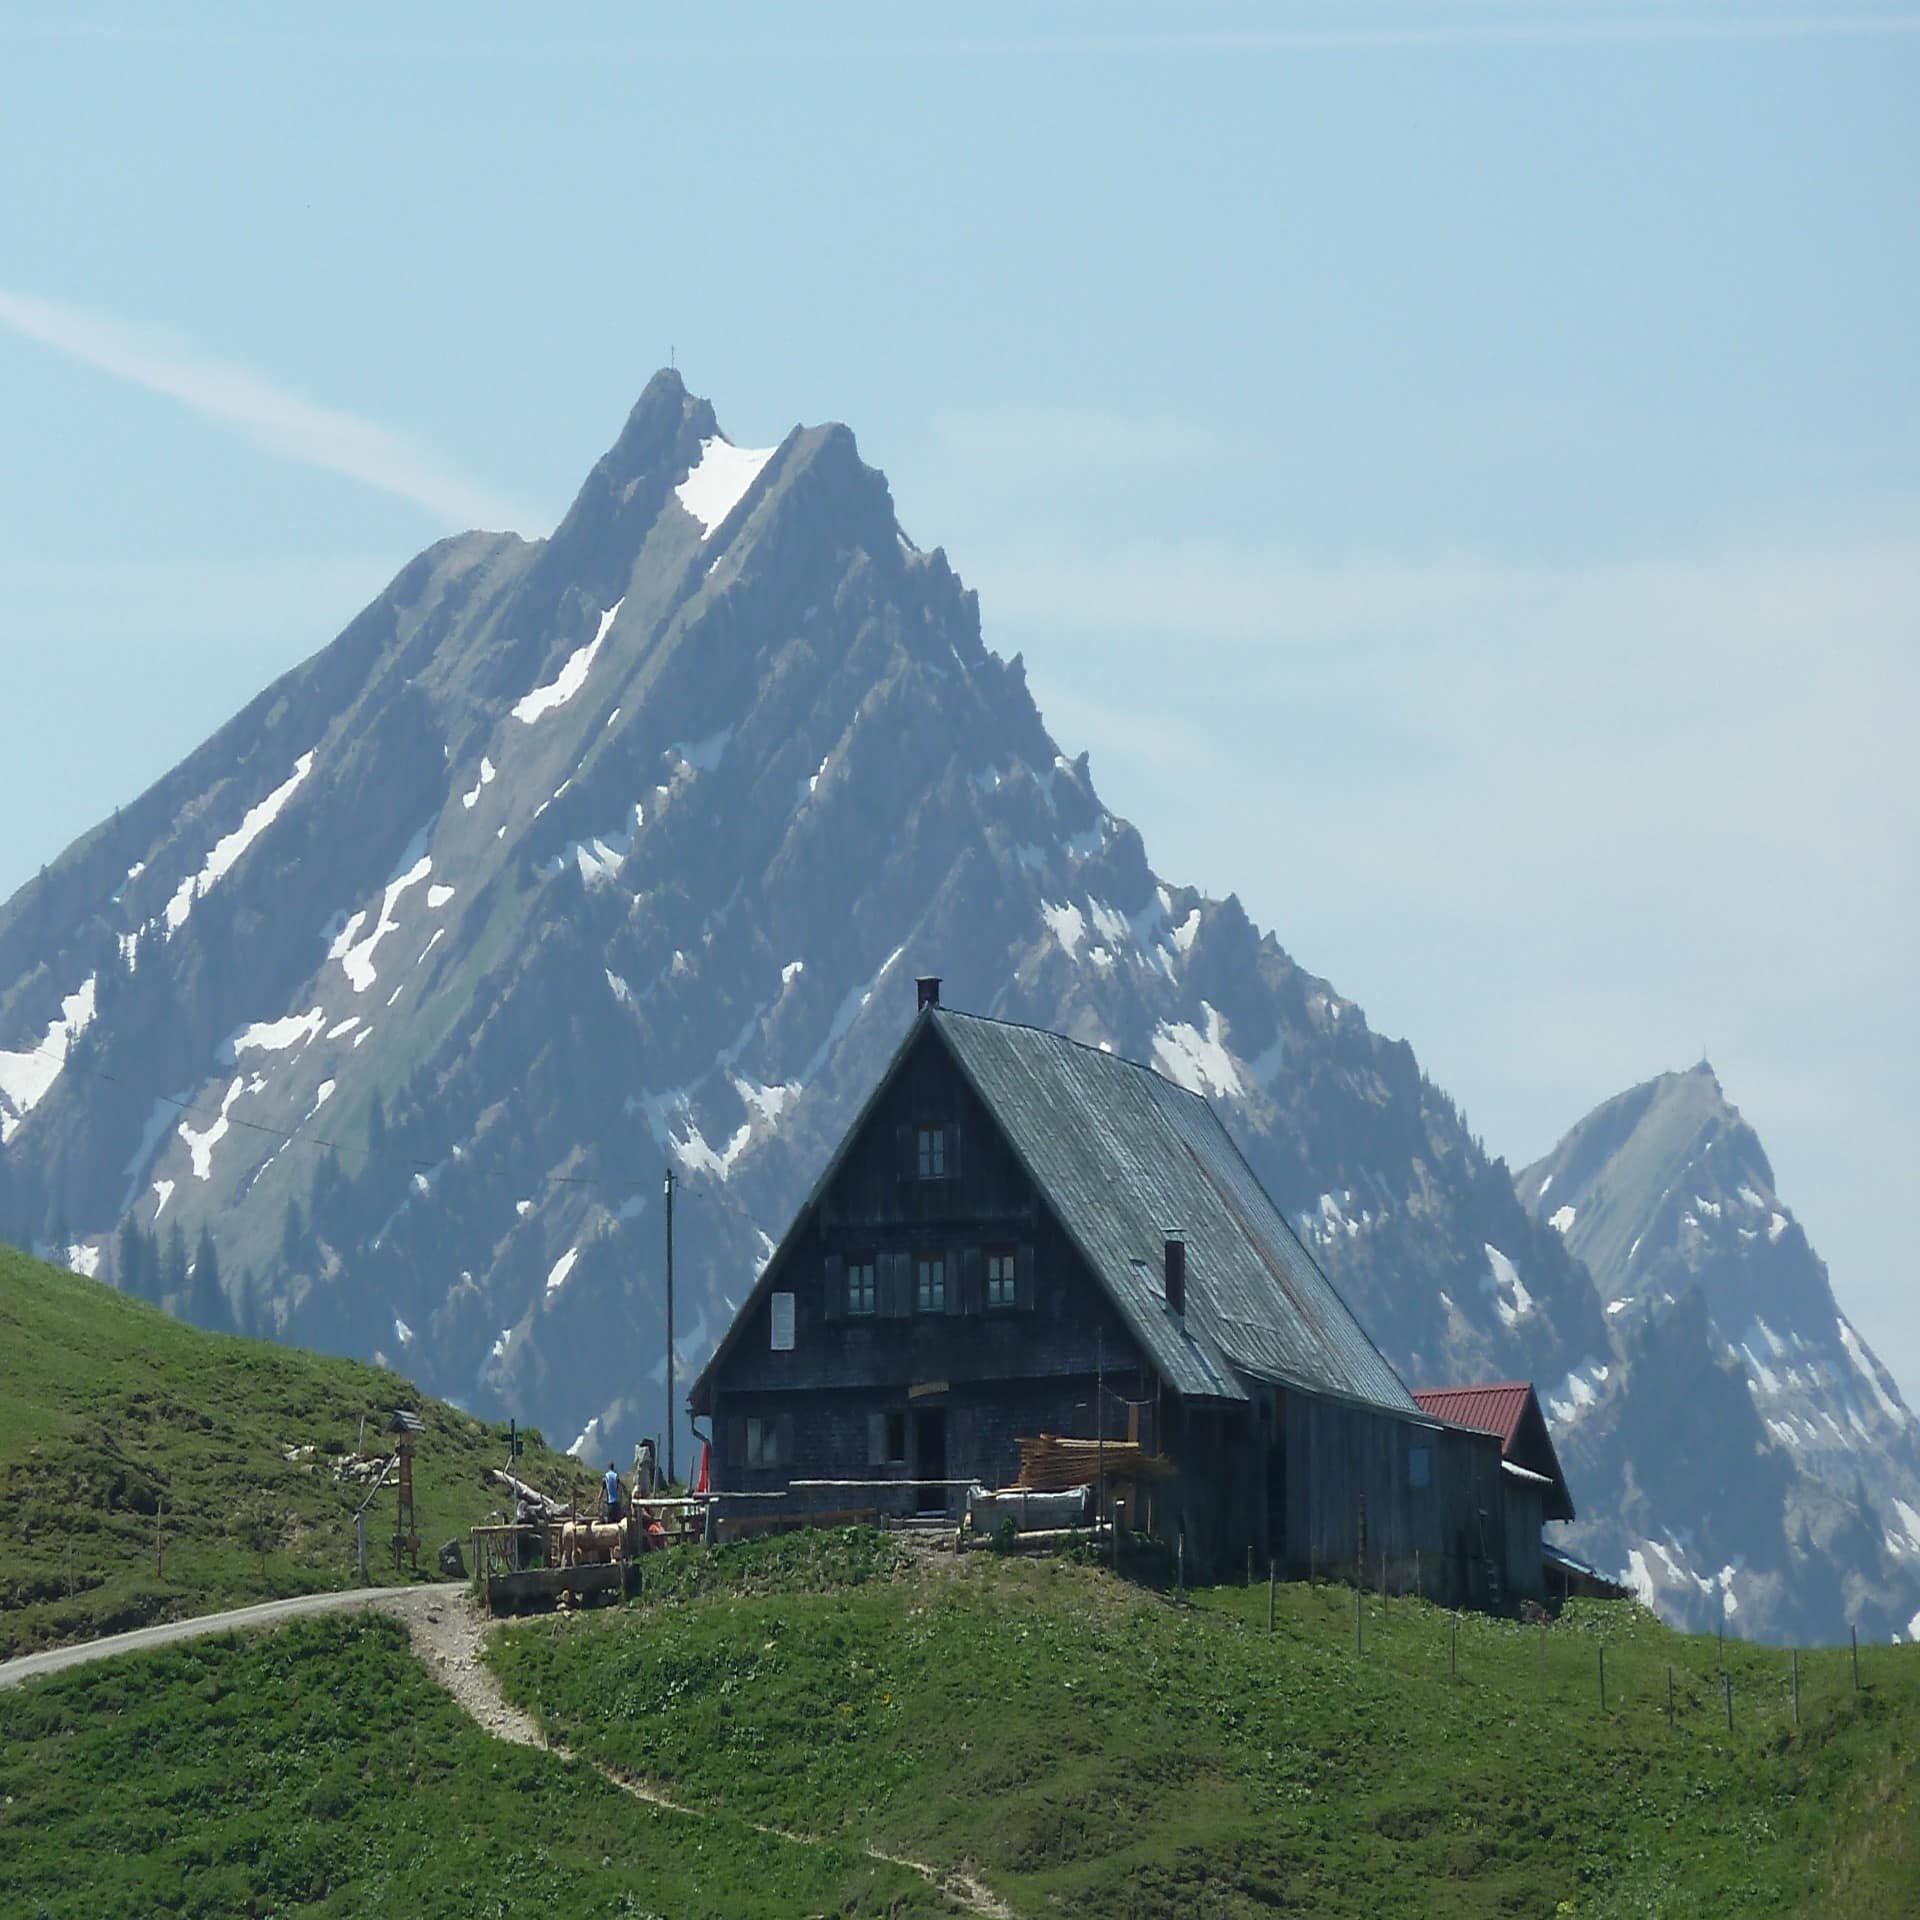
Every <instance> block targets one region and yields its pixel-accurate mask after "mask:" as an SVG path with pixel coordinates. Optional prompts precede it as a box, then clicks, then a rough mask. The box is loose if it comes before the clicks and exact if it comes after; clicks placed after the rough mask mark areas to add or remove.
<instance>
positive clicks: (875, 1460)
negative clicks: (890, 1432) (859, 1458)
mask: <svg viewBox="0 0 1920 1920" xmlns="http://www.w3.org/2000/svg"><path fill="white" fill-rule="evenodd" d="M886 1464H887V1416H886V1415H885V1414H884V1413H870V1414H868V1415H867V1465H868V1466H870V1467H884V1466H885V1465H886Z"/></svg>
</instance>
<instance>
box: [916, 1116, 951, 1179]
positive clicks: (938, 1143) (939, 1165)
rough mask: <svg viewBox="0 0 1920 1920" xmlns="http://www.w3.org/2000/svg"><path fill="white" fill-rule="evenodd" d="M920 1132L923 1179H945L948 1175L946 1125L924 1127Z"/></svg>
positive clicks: (921, 1175) (920, 1162)
mask: <svg viewBox="0 0 1920 1920" xmlns="http://www.w3.org/2000/svg"><path fill="white" fill-rule="evenodd" d="M919 1134H920V1158H919V1162H918V1165H919V1172H920V1178H921V1179H922V1180H944V1179H945V1178H946V1177H947V1130H946V1128H945V1127H922V1128H921V1129H920V1130H919Z"/></svg>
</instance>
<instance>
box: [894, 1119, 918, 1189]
mask: <svg viewBox="0 0 1920 1920" xmlns="http://www.w3.org/2000/svg"><path fill="white" fill-rule="evenodd" d="M893 1171H894V1174H895V1176H896V1177H897V1178H899V1179H901V1180H911V1179H912V1178H913V1175H914V1157H913V1129H912V1128H911V1127H895V1128H894V1130H893Z"/></svg>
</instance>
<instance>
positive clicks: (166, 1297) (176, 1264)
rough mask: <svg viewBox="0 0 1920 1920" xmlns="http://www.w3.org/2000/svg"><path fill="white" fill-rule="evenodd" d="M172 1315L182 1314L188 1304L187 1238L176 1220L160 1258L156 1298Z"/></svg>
mask: <svg viewBox="0 0 1920 1920" xmlns="http://www.w3.org/2000/svg"><path fill="white" fill-rule="evenodd" d="M156 1297H157V1298H158V1300H159V1302H160V1304H161V1305H162V1306H163V1307H165V1308H166V1310H167V1311H168V1312H169V1313H171V1314H176V1315H177V1314H179V1313H181V1312H182V1311H183V1310H184V1309H185V1307H186V1303H187V1236H186V1233H185V1230H184V1229H183V1228H182V1227H181V1225H180V1222H179V1221H178V1220H177V1219H176V1220H175V1221H174V1223H173V1227H172V1229H171V1230H170V1231H169V1233H168V1234H167V1245H166V1251H165V1252H164V1253H163V1254H161V1256H160V1277H159V1282H158V1293H157V1296H156Z"/></svg>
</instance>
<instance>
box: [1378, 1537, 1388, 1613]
mask: <svg viewBox="0 0 1920 1920" xmlns="http://www.w3.org/2000/svg"><path fill="white" fill-rule="evenodd" d="M1386 1617H1387V1550H1386V1548H1385V1547H1382V1548H1381V1549H1380V1618H1381V1619H1382V1620H1384V1619H1385V1618H1386Z"/></svg>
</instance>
